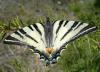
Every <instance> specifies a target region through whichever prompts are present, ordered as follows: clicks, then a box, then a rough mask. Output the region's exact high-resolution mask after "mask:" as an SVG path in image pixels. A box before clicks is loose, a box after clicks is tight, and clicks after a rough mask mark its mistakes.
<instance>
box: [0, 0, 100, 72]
mask: <svg viewBox="0 0 100 72" xmlns="http://www.w3.org/2000/svg"><path fill="white" fill-rule="evenodd" d="M46 16H48V17H50V19H51V21H52V22H53V21H55V20H58V19H61V20H62V19H64V20H77V21H82V22H87V23H90V24H91V23H92V24H94V25H96V26H97V27H98V29H97V31H96V32H94V33H90V34H89V35H86V36H84V37H81V38H79V39H77V40H76V41H74V42H72V43H70V44H69V45H68V47H67V49H66V50H65V51H64V52H63V53H62V55H61V58H60V59H59V60H58V63H57V64H55V65H52V66H49V67H45V63H44V62H41V61H39V60H37V59H38V58H37V57H36V56H35V55H34V54H33V51H31V50H29V49H28V48H27V47H26V46H24V47H21V46H16V45H5V44H3V43H2V40H3V37H5V36H7V35H8V34H9V33H12V32H13V31H15V30H16V29H19V28H21V27H24V26H27V25H30V24H33V23H36V22H42V23H45V18H46ZM9 25H10V26H9ZM0 39H1V42H0V72H55V71H57V72H99V71H100V0H0ZM37 61H38V62H37Z"/></svg>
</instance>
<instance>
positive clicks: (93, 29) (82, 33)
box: [62, 25, 97, 47]
mask: <svg viewBox="0 0 100 72" xmlns="http://www.w3.org/2000/svg"><path fill="white" fill-rule="evenodd" d="M96 29H97V27H96V26H91V25H88V26H86V27H85V28H83V29H82V30H81V31H80V32H79V33H78V34H77V35H75V36H73V37H72V38H71V39H70V40H69V41H68V42H66V43H65V44H63V46H65V45H67V44H68V43H70V42H72V41H74V40H76V39H77V38H79V37H81V36H83V35H86V34H88V33H90V32H93V31H95V30H96ZM63 46H62V47H63Z"/></svg>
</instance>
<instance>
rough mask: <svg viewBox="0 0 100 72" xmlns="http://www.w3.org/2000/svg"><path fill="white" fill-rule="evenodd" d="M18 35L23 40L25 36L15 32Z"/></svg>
mask: <svg viewBox="0 0 100 72" xmlns="http://www.w3.org/2000/svg"><path fill="white" fill-rule="evenodd" d="M14 33H15V34H16V35H18V36H20V37H21V38H22V39H23V36H22V35H21V34H20V33H19V32H17V31H16V32H14Z"/></svg>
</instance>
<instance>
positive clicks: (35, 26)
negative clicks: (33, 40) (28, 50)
mask: <svg viewBox="0 0 100 72" xmlns="http://www.w3.org/2000/svg"><path fill="white" fill-rule="evenodd" d="M33 26H34V28H35V29H36V30H37V32H38V33H39V34H40V35H42V33H41V31H40V29H39V28H38V26H37V25H36V24H34V25H33Z"/></svg>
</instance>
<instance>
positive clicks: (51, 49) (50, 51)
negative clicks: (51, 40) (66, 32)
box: [46, 48, 54, 54]
mask: <svg viewBox="0 0 100 72" xmlns="http://www.w3.org/2000/svg"><path fill="white" fill-rule="evenodd" d="M53 50H54V49H53V48H46V52H47V53H49V54H51V53H52V52H53Z"/></svg>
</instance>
